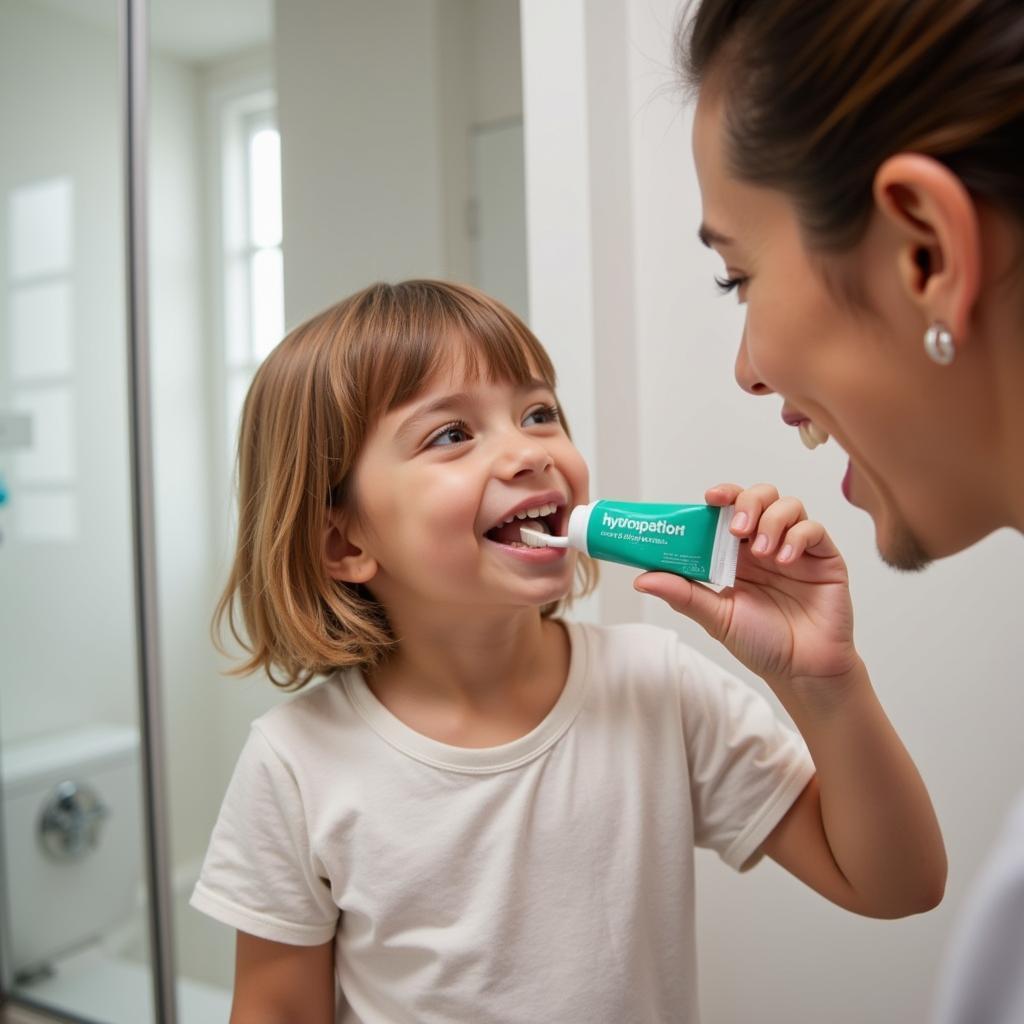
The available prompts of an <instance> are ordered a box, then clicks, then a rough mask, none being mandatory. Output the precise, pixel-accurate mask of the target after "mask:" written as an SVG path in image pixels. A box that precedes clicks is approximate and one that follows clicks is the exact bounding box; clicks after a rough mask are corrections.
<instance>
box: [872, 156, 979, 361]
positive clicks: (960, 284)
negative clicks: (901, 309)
mask: <svg viewBox="0 0 1024 1024" xmlns="http://www.w3.org/2000/svg"><path fill="white" fill-rule="evenodd" d="M874 197H875V204H876V206H877V207H878V209H879V211H880V212H881V213H882V214H883V216H885V217H886V218H887V220H888V221H889V223H890V225H891V227H893V228H895V230H896V240H897V241H896V244H897V246H898V251H897V261H898V263H897V266H898V273H899V277H900V281H901V283H902V285H903V288H904V290H905V293H906V294H907V296H908V297H909V298H910V300H911V301H912V302H914V303H915V304H916V305H917V306H918V307H920V309H921V313H922V317H923V319H924V324H925V326H928V325H929V324H932V323H934V322H935V321H936V320H939V321H941V322H942V323H943V324H945V326H946V327H947V328H948V329H949V330H950V331H951V332H952V334H953V337H954V338H955V339H956V343H957V344H958V345H960V344H962V343H963V342H964V340H965V339H966V337H967V333H968V326H969V324H970V320H971V312H972V310H973V308H974V304H975V302H976V301H977V299H978V292H979V288H980V285H981V234H980V229H979V225H978V212H977V209H976V207H975V205H974V200H973V199H972V198H971V195H970V193H969V192H968V191H967V189H966V188H965V187H964V184H963V182H962V181H961V180H960V179H959V178H958V177H957V176H956V175H955V174H954V173H953V172H952V171H951V170H950V169H949V168H948V167H946V166H945V164H942V163H940V162H939V161H938V160H934V159H932V158H931V157H929V156H922V155H921V154H919V153H898V154H896V155H895V156H892V157H889V159H888V160H886V161H885V162H884V163H883V164H882V165H881V166H880V167H879V168H878V171H877V172H876V173H875V181H874Z"/></svg>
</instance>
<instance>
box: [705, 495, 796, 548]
mask: <svg viewBox="0 0 1024 1024" xmlns="http://www.w3.org/2000/svg"><path fill="white" fill-rule="evenodd" d="M778 498H779V492H778V489H777V488H775V487H773V486H772V485H771V484H755V485H754V486H753V487H746V488H744V487H739V486H737V485H736V484H718V485H717V486H715V487H710V488H708V490H707V491H705V492H704V500H705V501H706V502H707V503H708V504H709V505H735V506H736V512H735V514H734V515H733V517H732V525H731V526H730V527H729V529H730V530H731V531H732V533H733V534H734V535H735V536H737V537H750V536H753V535H754V533H755V528H756V526H757V524H758V521H759V520H760V519H761V516H762V514H763V513H764V511H765V509H766V508H768V507H769V506H770V505H771V504H772V503H773V502H775V501H778Z"/></svg>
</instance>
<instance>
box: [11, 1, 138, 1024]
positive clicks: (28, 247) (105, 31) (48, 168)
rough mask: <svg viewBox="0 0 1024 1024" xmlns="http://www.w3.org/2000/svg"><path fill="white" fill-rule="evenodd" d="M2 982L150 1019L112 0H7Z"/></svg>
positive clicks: (117, 1019)
mask: <svg viewBox="0 0 1024 1024" xmlns="http://www.w3.org/2000/svg"><path fill="white" fill-rule="evenodd" d="M0 139H2V140H3V141H2V144H0V652H2V655H3V662H2V664H0V809H2V816H0V830H2V837H3V842H2V847H0V853H2V866H3V888H2V891H0V905H2V907H3V929H4V934H3V943H2V949H3V954H4V968H5V977H4V978H3V983H4V985H3V987H4V989H5V991H6V992H7V993H9V994H10V995H11V996H12V997H13V998H15V999H17V1000H21V1001H24V1002H26V1003H29V1004H33V1005H36V1006H39V1007H43V1008H53V1009H55V1010H59V1011H61V1012H63V1013H65V1014H67V1015H69V1016H73V1017H75V1018H76V1019H83V1020H90V1021H97V1022H102V1024H122V1022H123V1024H145V1022H147V1021H152V1020H154V1014H153V1009H152V1005H153V997H152V989H153V983H152V976H151V969H150V963H149V951H148V925H147V917H146V914H147V910H146V907H147V902H148V901H147V894H146V889H145V873H144V869H143V858H144V847H143V840H142V825H141V822H142V814H141V810H142V807H141V799H142V797H141V793H142V785H141V777H142V770H141V751H140V732H139V727H138V708H137V702H136V692H137V672H138V668H137V640H136V615H135V597H134V583H133V547H132V523H131V480H130V462H129V448H128V381H127V368H126V348H127V343H126V323H125V252H124V242H123V238H124V215H123V209H124V181H123V173H122V166H123V146H122V82H121V76H120V48H119V42H118V29H117V8H116V6H115V3H114V2H113V0H97V2H96V3H90V4H88V5H81V6H80V5H77V4H67V3H58V2H43V0H0Z"/></svg>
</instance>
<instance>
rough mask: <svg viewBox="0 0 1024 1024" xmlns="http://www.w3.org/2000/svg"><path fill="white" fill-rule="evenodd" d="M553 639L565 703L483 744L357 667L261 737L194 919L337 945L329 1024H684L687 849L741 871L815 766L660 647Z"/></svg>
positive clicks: (645, 639) (573, 628) (581, 631)
mask: <svg viewBox="0 0 1024 1024" xmlns="http://www.w3.org/2000/svg"><path fill="white" fill-rule="evenodd" d="M567 629H568V632H569V638H570V641H571V646H572V655H571V660H570V668H569V675H568V678H567V680H566V684H565V687H564V689H563V691H562V694H561V696H560V697H559V699H558V701H557V702H556V704H555V706H554V707H553V708H552V709H551V711H550V712H549V714H548V715H547V717H546V718H545V719H544V720H543V721H542V722H541V723H540V724H539V725H538V726H537V727H536V728H535V729H534V730H533V731H531V732H530V733H528V734H527V735H526V736H523V737H521V738H520V739H517V740H515V741H513V742H511V743H507V744H503V745H502V746H499V747H490V748H486V749H467V748H462V747H452V746H448V745H446V744H443V743H438V742H436V741H434V740H431V739H428V738H427V737H425V736H423V735H421V734H419V733H417V732H414V731H413V730H412V729H410V728H408V727H407V726H406V725H404V724H403V723H402V722H401V721H399V720H398V719H397V718H395V717H394V716H393V715H392V714H391V713H390V712H389V711H388V710H387V709H386V708H385V707H384V706H383V705H382V704H380V703H379V702H378V701H377V700H376V698H375V697H374V696H373V694H372V692H371V691H370V689H369V688H368V687H367V685H366V683H365V681H364V680H363V678H362V676H361V675H360V673H358V672H355V671H347V672H344V673H339V674H338V675H336V676H334V677H332V678H331V679H329V680H328V681H326V682H325V683H323V684H322V685H320V686H316V687H315V688H313V689H311V690H309V691H308V692H304V693H302V694H301V695H299V696H298V697H297V698H295V699H294V700H292V701H289V702H287V703H285V704H282V705H280V706H278V707H276V708H274V709H273V710H272V711H270V712H269V713H268V714H266V715H264V716H263V717H262V718H260V719H258V720H257V721H256V722H255V723H253V729H252V733H251V735H250V737H249V740H248V742H247V744H246V746H245V748H244V750H243V751H242V754H241V757H240V759H239V762H238V766H237V768H236V769H235V774H234V777H233V778H232V780H231V784H230V786H229V788H228V791H227V795H226V796H225V798H224V804H223V807H222V809H221V813H220V817H219V819H218V821H217V825H216V827H215V829H214V832H213V837H212V839H211V842H210V849H209V851H208V853H207V856H206V861H205V863H204V865H203V870H202V874H201V876H200V880H199V883H198V884H197V886H196V889H195V892H194V894H193V896H192V905H193V906H194V907H196V908H198V909H199V910H202V911H204V912H205V913H207V914H210V915H211V916H213V917H215V918H217V919H218V920H219V921H222V922H224V923H225V924H228V925H231V926H232V927H234V928H238V929H240V930H242V931H246V932H250V933H251V934H253V935H258V936H261V937H263V938H266V939H271V940H274V941H277V942H286V943H294V944H297V945H313V944H319V943H323V942H328V941H329V940H331V939H332V938H336V946H335V948H336V967H337V978H338V981H339V983H340V987H341V992H342V995H343V998H342V999H339V1007H338V1012H337V1020H338V1021H339V1022H344V1024H351V1022H361V1024H399V1022H401V1024H504V1022H509V1024H514V1022H515V1024H518V1022H522V1024H539V1022H558V1024H573V1022H580V1024H631V1022H636V1024H640V1022H645V1024H646V1022H658V1024H664V1022H667V1021H686V1022H694V1021H696V1020H697V984H696V953H695V946H694V863H693V849H694V846H706V847H710V848H712V849H714V850H716V851H717V852H718V853H719V854H720V856H721V857H722V858H723V859H724V860H725V861H726V862H727V863H728V864H730V865H732V866H733V867H734V868H737V869H743V868H744V867H748V866H750V864H751V863H753V861H754V860H756V859H757V855H758V848H759V846H760V845H761V843H762V842H763V841H764V839H765V838H766V837H767V836H768V834H769V833H770V832H771V831H772V829H773V828H774V827H775V825H776V824H777V823H778V822H779V820H780V819H781V818H782V816H783V815H784V814H785V812H786V811H787V810H788V808H789V807H790V806H791V805H792V803H793V801H794V800H795V799H796V797H797V796H798V795H799V794H800V792H801V791H802V790H803V788H804V786H805V785H806V784H807V782H808V781H809V780H810V778H811V777H812V775H813V774H814V767H813V764H812V763H811V760H810V756H809V754H808V753H807V750H806V747H805V746H804V744H803V741H802V740H801V738H800V737H799V736H798V735H796V734H795V733H793V732H792V731H791V730H789V729H786V728H785V727H783V726H782V725H781V724H780V723H779V722H778V720H777V719H776V718H775V716H774V715H773V713H772V710H771V707H770V706H769V705H768V703H767V702H766V701H765V700H764V699H763V698H762V697H761V696H760V695H758V694H757V693H755V692H754V691H753V690H752V689H750V687H748V686H746V685H745V684H743V683H742V682H740V681H739V680H737V679H736V678H734V677H733V676H730V675H729V674H728V673H727V672H725V671H723V670H722V669H720V668H718V667H717V666H715V665H714V664H713V663H711V662H710V661H708V660H707V659H705V658H703V657H701V656H700V655H699V654H697V653H696V652H695V651H692V650H690V649H689V648H687V647H686V646H684V645H682V644H681V643H680V642H679V639H678V637H677V636H676V635H675V634H674V633H672V632H670V631H668V630H663V629H657V628H654V627H652V626H645V625H631V626H615V627H609V628H602V627H595V626H582V625H575V624H567Z"/></svg>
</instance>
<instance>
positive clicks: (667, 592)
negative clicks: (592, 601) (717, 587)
mask: <svg viewBox="0 0 1024 1024" xmlns="http://www.w3.org/2000/svg"><path fill="white" fill-rule="evenodd" d="M633 587H634V588H635V589H636V590H639V591H640V593H641V594H651V595H652V596H654V597H660V598H661V599H662V600H663V601H665V602H666V603H667V604H668V605H669V606H670V607H671V608H673V609H674V610H675V611H677V612H679V614H680V615H685V616H686V617H687V618H689V619H693V621H694V622H696V623H697V625H698V626H702V627H703V628H704V629H706V630H707V632H708V633H709V634H710V635H711V636H712V637H714V638H715V639H716V640H719V641H721V640H722V639H723V638H724V637H725V635H726V632H727V631H728V628H729V613H728V609H729V607H730V603H729V601H727V600H726V599H725V598H723V597H722V596H721V595H719V594H716V593H715V591H713V590H709V589H708V588H707V587H703V586H701V585H700V584H699V583H693V582H691V581H690V580H688V579H684V578H683V577H682V576H675V575H673V574H672V573H668V572H645V573H644V574H643V575H642V576H638V577H637V578H636V580H634V582H633Z"/></svg>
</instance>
